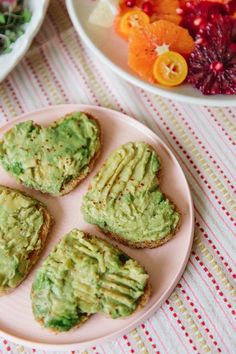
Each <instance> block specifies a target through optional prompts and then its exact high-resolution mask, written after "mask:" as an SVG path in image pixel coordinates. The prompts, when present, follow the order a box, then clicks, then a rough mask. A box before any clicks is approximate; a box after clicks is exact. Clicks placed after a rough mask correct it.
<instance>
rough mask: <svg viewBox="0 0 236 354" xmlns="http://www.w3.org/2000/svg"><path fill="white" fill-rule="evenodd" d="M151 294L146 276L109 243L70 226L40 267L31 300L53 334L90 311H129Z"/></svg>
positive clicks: (73, 324)
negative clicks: (70, 229)
mask: <svg viewBox="0 0 236 354" xmlns="http://www.w3.org/2000/svg"><path fill="white" fill-rule="evenodd" d="M150 293H151V287H150V284H149V276H148V274H147V272H146V271H145V270H144V268H143V267H142V266H141V265H140V264H139V263H138V262H137V261H135V260H134V259H132V258H130V257H129V256H127V255H126V254H125V253H124V252H123V251H121V250H120V249H119V248H117V247H115V246H113V245H112V244H110V243H109V242H107V241H105V240H103V239H101V238H99V237H96V236H93V235H90V234H87V233H84V232H82V231H80V230H77V229H73V230H72V231H71V232H70V233H68V234H67V235H66V236H64V237H63V238H62V239H61V241H60V242H59V243H58V244H57V245H56V246H55V248H54V249H53V251H52V252H51V253H50V255H49V256H48V258H47V259H46V260H45V261H44V263H43V265H42V266H41V268H40V269H39V270H38V272H37V274H36V277H35V279H34V282H33V286H32V292H31V298H32V308H33V313H34V316H35V319H36V320H37V321H39V323H40V324H41V325H42V326H43V327H45V328H48V329H49V330H52V331H54V332H62V331H68V330H70V329H71V328H75V327H78V326H80V325H81V324H82V323H83V322H84V321H85V320H86V319H87V318H88V317H89V316H90V315H92V314H95V313H98V312H100V313H104V314H106V315H108V316H109V317H112V318H121V317H126V316H129V315H131V314H132V313H133V312H134V311H136V310H137V309H138V308H141V307H143V306H144V305H145V304H146V302H147V301H148V299H149V297H150Z"/></svg>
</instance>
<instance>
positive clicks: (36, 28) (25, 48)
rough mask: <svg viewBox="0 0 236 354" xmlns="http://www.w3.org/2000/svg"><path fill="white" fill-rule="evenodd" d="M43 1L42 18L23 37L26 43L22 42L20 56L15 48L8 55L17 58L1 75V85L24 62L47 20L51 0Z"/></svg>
mask: <svg viewBox="0 0 236 354" xmlns="http://www.w3.org/2000/svg"><path fill="white" fill-rule="evenodd" d="M41 1H42V0H41ZM43 1H44V2H43V4H42V7H41V16H40V18H39V21H38V22H37V23H35V26H34V27H33V28H32V31H31V32H30V33H29V34H28V33H26V32H25V33H24V34H23V35H22V37H25V38H24V41H22V42H23V43H22V46H21V48H20V50H19V51H18V52H19V55H17V53H14V48H13V50H12V52H10V53H8V54H9V55H11V53H13V55H14V56H15V60H14V61H13V62H12V64H11V65H9V67H8V68H7V70H5V71H4V72H3V73H2V74H1V73H0V83H1V82H2V81H3V80H4V79H5V78H6V77H7V76H8V75H9V74H10V72H11V71H12V70H13V69H14V68H15V67H16V66H17V64H19V62H20V61H21V60H22V58H23V57H24V55H25V54H26V52H27V51H28V49H29V47H30V46H31V44H32V42H33V39H34V37H35V36H36V35H37V33H38V31H39V29H40V27H41V25H42V23H43V20H44V18H45V15H46V12H47V9H48V6H49V3H50V0H43ZM18 39H19V38H18Z"/></svg>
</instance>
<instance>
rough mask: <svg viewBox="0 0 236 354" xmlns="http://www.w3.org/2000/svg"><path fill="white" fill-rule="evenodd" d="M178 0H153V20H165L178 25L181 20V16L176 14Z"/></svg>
mask: <svg viewBox="0 0 236 354" xmlns="http://www.w3.org/2000/svg"><path fill="white" fill-rule="evenodd" d="M179 6H180V4H179V0H158V1H155V6H154V14H155V15H154V16H153V19H154V17H155V20H167V21H170V22H173V23H175V24H176V25H178V24H179V23H180V22H181V16H180V15H178V14H177V9H178V8H179Z"/></svg>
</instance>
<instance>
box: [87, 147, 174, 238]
mask: <svg viewBox="0 0 236 354" xmlns="http://www.w3.org/2000/svg"><path fill="white" fill-rule="evenodd" d="M159 169H160V161H159V158H158V156H157V155H156V153H155V151H154V150H153V149H152V148H151V147H150V146H149V145H147V144H146V143H142V142H130V143H127V144H125V145H122V146H121V147H120V148H118V149H117V150H115V151H114V152H113V153H112V154H111V155H110V157H109V158H108V159H107V161H106V162H105V164H104V165H103V166H102V168H101V169H100V171H99V173H98V174H97V175H96V176H95V177H94V178H93V180H92V183H91V188H90V189H89V191H88V192H87V194H86V195H85V196H84V201H83V205H82V212H83V215H84V217H85V219H86V221H87V222H89V223H92V224H96V225H98V226H99V227H101V228H102V229H104V230H107V231H109V232H112V233H115V234H117V235H119V236H120V237H123V238H124V239H126V240H128V241H132V242H145V241H154V242H155V241H158V240H161V239H162V238H164V237H165V236H167V235H170V234H171V233H172V232H173V231H174V230H175V228H176V226H177V224H178V220H179V214H178V212H177V211H175V207H174V205H173V204H172V203H171V202H170V201H169V200H168V199H167V198H165V196H164V195H163V193H162V192H161V190H160V188H159V181H158V179H157V173H158V171H159Z"/></svg>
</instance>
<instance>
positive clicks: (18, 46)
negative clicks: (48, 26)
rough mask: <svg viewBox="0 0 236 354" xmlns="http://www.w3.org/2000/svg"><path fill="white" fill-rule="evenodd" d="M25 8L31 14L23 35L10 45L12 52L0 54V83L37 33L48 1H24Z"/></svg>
mask: <svg viewBox="0 0 236 354" xmlns="http://www.w3.org/2000/svg"><path fill="white" fill-rule="evenodd" d="M25 4H26V6H27V7H28V8H29V9H30V11H31V12H32V18H31V20H30V21H29V22H28V23H26V24H25V26H24V29H25V33H24V34H23V35H22V36H21V37H19V38H18V39H17V40H16V42H15V43H13V44H12V50H11V52H10V53H7V54H0V82H1V81H2V80H3V79H4V78H5V77H6V76H7V75H8V74H9V73H10V71H11V70H12V69H13V68H14V67H15V66H16V64H18V62H19V61H20V60H21V59H22V57H23V56H24V54H25V53H26V52H27V50H28V49H29V46H30V44H31V42H32V40H33V38H34V36H35V35H36V33H37V32H38V30H39V28H40V26H41V24H42V22H43V19H44V16H45V14H46V11H47V7H48V4H49V0H40V1H38V0H26V1H25Z"/></svg>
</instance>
